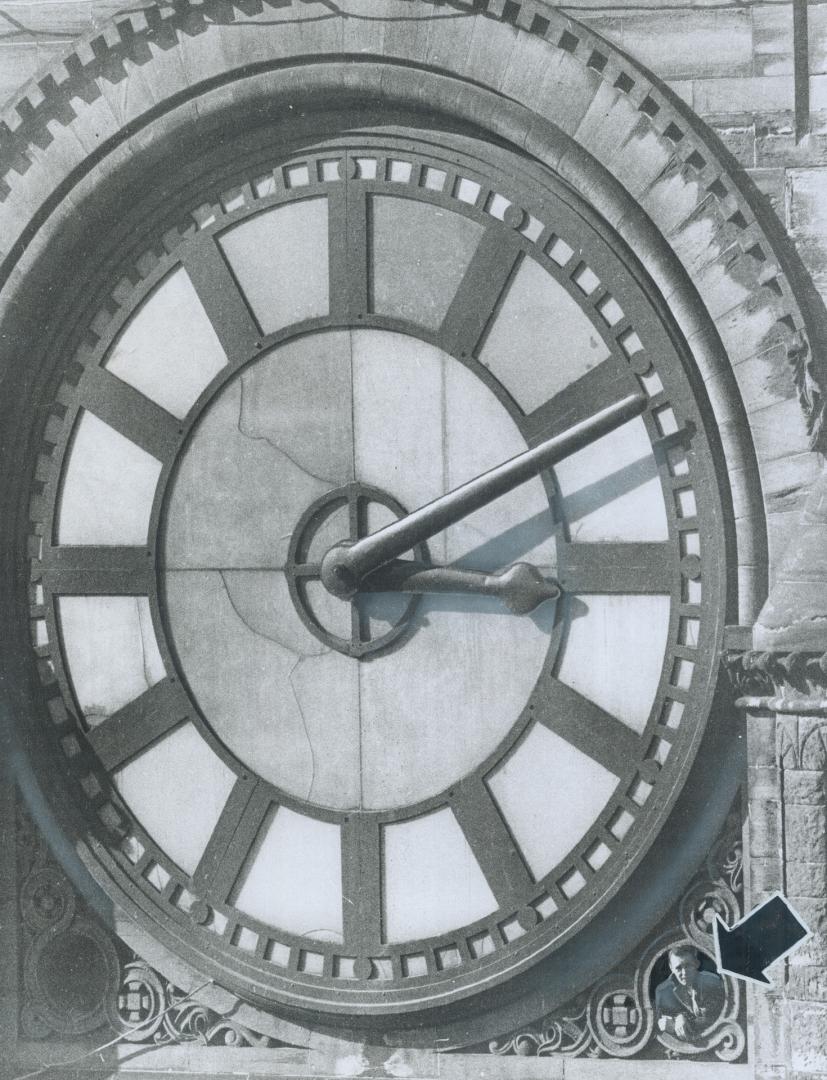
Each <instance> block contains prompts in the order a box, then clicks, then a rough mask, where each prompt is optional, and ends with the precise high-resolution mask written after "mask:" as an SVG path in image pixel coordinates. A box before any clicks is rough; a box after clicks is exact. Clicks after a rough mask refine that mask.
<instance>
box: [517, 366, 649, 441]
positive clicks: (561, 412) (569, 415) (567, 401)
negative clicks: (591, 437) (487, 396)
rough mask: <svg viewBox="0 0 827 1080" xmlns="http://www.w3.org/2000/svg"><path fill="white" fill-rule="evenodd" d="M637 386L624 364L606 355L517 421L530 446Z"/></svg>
mask: <svg viewBox="0 0 827 1080" xmlns="http://www.w3.org/2000/svg"><path fill="white" fill-rule="evenodd" d="M639 390H640V387H639V385H638V382H637V380H636V379H635V377H634V375H633V374H632V373H631V371H630V370H629V366H628V364H627V363H626V362H625V361H624V360H621V359H620V358H619V357H617V356H609V357H607V358H606V359H605V360H603V361H601V363H599V364H596V365H595V366H594V367H593V368H591V370H590V371H587V372H586V374H585V375H581V376H580V378H579V379H575V381H574V382H572V383H570V384H569V385H568V386H567V387H565V388H564V389H563V390H561V391H560V392H559V393H557V394H555V395H554V397H552V398H550V399H549V400H548V401H546V402H545V403H544V404H543V405H540V406H539V407H538V408H536V409H535V410H534V411H533V412H530V413H529V414H528V415H527V416H526V417H525V419H524V420H523V421H522V424H521V427H522V432H523V436H524V438H525V440H526V442H527V443H528V445H529V446H534V445H536V444H537V443H539V442H542V441H543V440H544V439H548V438H550V437H551V436H552V435H558V434H559V433H560V432H561V431H565V430H566V429H567V428H570V427H571V426H572V425H573V424H577V423H580V422H581V421H582V420H586V419H587V418H588V417H590V416H594V415H595V413H598V412H600V410H601V409H605V408H608V407H609V406H610V405H614V404H615V403H616V402H618V401H620V400H621V399H622V398H624V397H625V396H626V395H627V394H633V393H636V392H639Z"/></svg>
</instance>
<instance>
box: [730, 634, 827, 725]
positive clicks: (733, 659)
mask: <svg viewBox="0 0 827 1080" xmlns="http://www.w3.org/2000/svg"><path fill="white" fill-rule="evenodd" d="M724 664H725V666H726V669H727V671H728V672H729V677H730V679H731V681H732V685H733V687H734V689H735V692H736V694H738V701H737V702H736V705H738V707H739V708H746V709H767V710H769V711H771V712H777V713H793V714H796V715H802V714H804V715H806V714H812V713H827V653H819V652H810V651H805V650H798V649H795V650H790V651H786V652H775V651H773V652H763V651H749V652H733V653H729V654H728V655H727V656H726V657H725V659H724Z"/></svg>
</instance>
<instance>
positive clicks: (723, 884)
mask: <svg viewBox="0 0 827 1080" xmlns="http://www.w3.org/2000/svg"><path fill="white" fill-rule="evenodd" d="M742 907H743V854H742V848H741V839H740V825H739V822H738V819H737V817H735V816H733V817H731V818H730V820H729V822H728V823H727V827H726V829H725V830H724V832H723V833H722V835H721V838H720V839H719V841H718V843H717V844H716V845H715V847H714V848H713V849H712V851H711V852H710V854H709V856H708V858H707V860H706V864H705V866H704V868H703V870H701V871H700V872H699V873H698V874H697V875H696V877H695V878H694V880H693V881H692V883H691V884H690V886H689V888H688V889H687V890H686V892H685V893H684V895H683V897H682V898H681V900H680V902H679V903H678V904H677V905H676V906H675V907H674V908H673V909H672V911H671V912H670V914H669V915H668V916H667V917H666V918H665V919H664V920H663V921H662V923H661V924H660V928H659V931H658V932H656V934H655V936H654V937H653V938H652V939H651V940H650V941H649V943H648V944H647V945H646V946H645V948H644V949H643V951H642V952H641V953H640V955H639V956H638V957H637V958H636V962H635V961H634V960H633V961H631V963H630V964H628V965H624V966H622V967H621V968H619V969H618V970H617V971H615V972H613V973H612V974H610V975H608V976H606V977H604V978H602V979H601V980H600V981H599V982H597V983H596V984H595V985H594V986H593V987H592V988H591V990H589V991H586V992H585V993H583V994H581V995H580V996H578V997H577V998H575V999H574V1000H572V1001H571V1002H569V1003H568V1005H566V1006H565V1007H564V1008H562V1009H558V1010H556V1011H555V1012H553V1013H551V1014H550V1015H549V1016H547V1017H546V1018H545V1019H544V1020H543V1021H542V1022H540V1023H539V1024H535V1025H532V1026H531V1027H529V1028H526V1029H524V1030H521V1031H517V1032H514V1033H512V1034H510V1035H508V1036H506V1037H505V1038H503V1039H497V1040H494V1041H492V1042H491V1043H490V1044H489V1050H490V1051H491V1053H493V1054H519V1055H522V1056H533V1055H536V1056H539V1057H545V1056H549V1055H562V1056H565V1057H592V1058H598V1057H610V1058H628V1057H633V1056H637V1057H645V1058H661V1059H672V1058H690V1059H694V1060H701V1061H704V1060H719V1061H738V1060H741V1059H743V1057H744V1054H745V1050H746V1027H745V1025H746V1002H745V996H744V992H743V989H742V987H741V985H740V984H739V983H738V982H737V980H735V979H730V978H728V977H724V978H723V980H722V991H723V1005H722V1006H721V1007H720V1009H719V1010H716V1015H715V1016H714V1017H711V1018H710V1022H709V1023H708V1024H707V1026H706V1027H705V1028H703V1029H702V1030H699V1031H696V1032H695V1033H694V1034H693V1036H692V1038H691V1041H690V1040H689V1038H686V1039H681V1038H677V1037H676V1036H675V1035H674V1034H669V1033H668V1032H665V1031H661V1030H659V1027H658V1024H657V1016H656V1010H655V1005H654V987H655V984H656V983H659V982H660V981H661V979H662V978H664V977H665V975H668V969H667V968H666V964H665V956H666V953H667V951H668V950H669V949H671V948H673V947H674V946H677V945H684V944H686V945H690V946H692V947H693V948H694V949H696V950H697V952H698V953H699V954H700V955H701V957H702V958H704V966H705V967H708V968H714V964H713V963H712V960H711V958H712V957H713V956H714V954H715V943H714V937H713V927H714V923H715V917H716V915H720V916H721V917H722V918H723V919H724V921H725V922H727V923H728V924H730V925H731V924H732V923H733V922H736V921H737V920H738V919H740V917H741V914H742Z"/></svg>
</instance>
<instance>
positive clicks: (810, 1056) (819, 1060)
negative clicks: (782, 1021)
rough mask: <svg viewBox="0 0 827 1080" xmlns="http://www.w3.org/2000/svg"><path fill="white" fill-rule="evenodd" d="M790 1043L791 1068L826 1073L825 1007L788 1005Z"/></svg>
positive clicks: (792, 1003)
mask: <svg viewBox="0 0 827 1080" xmlns="http://www.w3.org/2000/svg"><path fill="white" fill-rule="evenodd" d="M790 1043H791V1054H790V1064H791V1065H792V1067H793V1068H795V1069H802V1070H809V1071H810V1072H815V1073H819V1072H821V1073H824V1072H827V1005H816V1004H813V1005H799V1004H798V1003H797V1002H791V1003H790Z"/></svg>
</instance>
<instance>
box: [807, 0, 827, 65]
mask: <svg viewBox="0 0 827 1080" xmlns="http://www.w3.org/2000/svg"><path fill="white" fill-rule="evenodd" d="M807 43H808V46H809V51H810V74H811V75H824V74H825V73H827V8H825V7H824V6H823V5H822V4H809V5H808V8H807Z"/></svg>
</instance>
